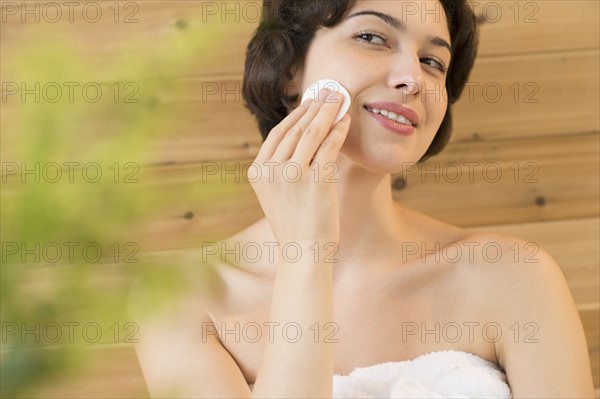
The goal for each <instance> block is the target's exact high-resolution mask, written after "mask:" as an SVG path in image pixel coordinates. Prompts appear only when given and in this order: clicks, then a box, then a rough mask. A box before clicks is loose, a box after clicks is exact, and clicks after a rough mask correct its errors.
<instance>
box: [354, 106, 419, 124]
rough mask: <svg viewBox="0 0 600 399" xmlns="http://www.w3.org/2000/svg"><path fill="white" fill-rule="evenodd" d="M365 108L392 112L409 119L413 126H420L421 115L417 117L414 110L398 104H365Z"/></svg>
mask: <svg viewBox="0 0 600 399" xmlns="http://www.w3.org/2000/svg"><path fill="white" fill-rule="evenodd" d="M365 107H369V108H377V109H382V110H386V111H392V112H394V113H396V114H397V115H402V116H403V117H405V118H406V119H408V120H409V121H410V123H412V124H413V126H414V127H416V126H417V125H418V124H419V115H417V113H416V112H415V111H414V110H413V109H411V108H408V107H405V106H403V105H400V104H397V103H391V102H385V101H384V102H377V103H370V104H365Z"/></svg>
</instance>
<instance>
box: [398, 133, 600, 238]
mask: <svg viewBox="0 0 600 399" xmlns="http://www.w3.org/2000/svg"><path fill="white" fill-rule="evenodd" d="M598 144H599V143H598V136H597V134H591V135H576V136H572V137H568V136H557V137H545V138H538V139H536V138H527V139H523V140H518V141H516V140H507V141H497V142H480V143H463V144H457V145H455V146H453V147H451V148H448V149H447V150H446V151H445V152H443V153H442V154H440V155H439V156H438V157H434V158H432V159H430V160H429V161H428V162H427V163H426V164H424V165H420V167H419V168H417V169H416V170H415V171H413V172H411V174H409V173H405V175H404V180H402V179H398V176H397V175H394V178H396V183H401V182H402V181H404V183H403V184H399V186H404V187H405V188H404V189H402V190H400V191H394V192H393V194H394V199H395V200H397V201H398V202H400V203H401V204H403V205H405V206H407V207H409V208H411V209H417V210H419V211H422V212H424V213H426V214H428V215H431V216H433V217H434V218H437V219H440V220H444V221H446V222H448V223H451V224H455V225H458V226H463V227H471V226H481V225H494V224H514V223H527V222H536V221H549V220H563V219H572V218H585V217H596V216H598V214H599V210H598V199H597V197H598V186H599V183H598V181H599V172H598V169H599V165H598V163H599V161H598V155H597V154H598V151H599V148H598V147H599V146H598ZM500 170H501V171H500ZM427 171H434V173H429V174H428V173H427ZM496 172H497V173H496ZM440 195H443V196H444V200H443V201H442V200H441V198H440Z"/></svg>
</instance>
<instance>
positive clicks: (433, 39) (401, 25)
mask: <svg viewBox="0 0 600 399" xmlns="http://www.w3.org/2000/svg"><path fill="white" fill-rule="evenodd" d="M359 15H374V16H376V17H377V18H379V19H381V20H382V21H383V22H385V23H386V24H388V25H390V26H391V27H392V28H394V29H396V30H398V31H400V32H406V23H405V22H404V21H400V20H399V19H398V18H395V17H392V16H391V15H388V14H383V13H380V12H378V11H373V10H363V11H358V12H355V13H354V14H352V15H349V16H348V17H347V18H346V19H350V18H353V17H357V16H359ZM427 40H428V41H429V43H430V44H432V45H434V46H437V47H444V48H446V49H448V51H449V52H450V54H452V47H451V46H450V44H449V43H448V42H447V41H445V40H444V39H442V38H441V37H439V36H432V35H429V36H427Z"/></svg>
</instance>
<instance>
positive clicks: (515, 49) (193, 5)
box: [0, 0, 599, 80]
mask: <svg viewBox="0 0 600 399" xmlns="http://www.w3.org/2000/svg"><path fill="white" fill-rule="evenodd" d="M36 3H38V4H39V6H38V12H37V15H36V13H33V14H26V15H24V16H23V15H22V13H21V4H22V2H8V1H6V2H3V3H2V9H3V15H4V17H5V21H3V23H2V24H1V26H0V29H1V31H0V32H1V34H0V36H1V37H2V41H3V43H2V44H3V56H5V57H6V58H12V57H13V56H14V55H15V54H17V52H18V53H21V54H34V53H35V52H36V51H39V49H40V46H41V45H40V44H39V43H36V41H35V40H31V41H29V40H28V39H27V36H26V35H27V34H28V33H30V32H31V31H32V27H35V26H37V27H39V28H40V29H41V30H42V31H43V35H44V37H47V38H48V39H50V40H52V41H54V42H60V41H61V40H65V36H64V33H69V34H71V36H75V37H76V38H77V39H76V43H77V47H78V48H79V49H80V50H81V52H82V54H83V56H84V57H85V59H86V60H87V61H89V62H88V64H87V65H86V66H85V69H86V70H83V71H82V77H84V76H85V77H87V78H92V79H100V80H115V79H123V78H125V77H124V76H116V75H115V71H112V70H110V69H107V68H103V66H104V65H106V64H105V63H106V62H107V59H110V58H111V57H114V56H115V54H118V53H119V52H121V51H123V49H124V48H125V43H127V42H130V43H132V45H131V48H130V49H129V51H131V52H132V53H134V54H135V56H136V57H143V56H144V55H145V54H153V53H154V54H156V53H158V52H165V51H166V50H167V49H168V47H167V44H166V42H165V40H166V38H168V36H169V34H171V33H173V32H180V33H185V32H186V31H187V32H189V31H191V30H193V29H194V27H196V26H198V24H202V23H205V24H211V25H212V26H217V25H224V26H225V27H226V29H228V30H231V31H232V32H233V34H232V35H224V36H223V37H221V38H219V42H218V43H219V45H218V47H217V48H216V51H217V52H216V54H215V55H216V58H217V59H218V60H220V61H219V62H218V63H216V64H211V65H203V64H202V63H201V62H200V60H198V62H199V63H198V64H196V66H201V67H200V68H193V69H195V71H196V72H195V73H196V74H198V75H201V76H207V75H214V74H219V73H237V74H241V73H242V71H243V65H244V57H245V49H246V46H247V44H248V41H249V40H250V38H251V36H252V33H253V32H254V30H255V29H256V27H257V26H258V21H259V18H260V12H261V9H262V2H261V1H253V0H244V1H228V2H227V4H226V5H225V4H224V2H215V1H208V0H186V1H180V0H168V1H166V0H163V1H147V0H146V1H136V2H129V3H134V6H131V5H128V2H127V1H120V2H119V3H120V7H119V8H118V10H119V12H118V14H117V13H116V8H115V7H114V5H113V3H114V2H98V3H99V4H100V5H101V7H102V8H101V9H102V16H101V18H100V19H99V20H98V22H95V23H92V22H90V21H93V20H94V18H95V9H90V10H88V11H87V14H84V12H83V7H77V8H74V9H73V12H72V21H73V22H72V23H71V22H69V21H70V18H71V14H70V13H69V8H68V7H66V6H63V7H61V18H59V19H57V22H51V21H53V20H55V18H56V17H55V15H56V11H54V9H52V8H47V5H46V4H47V3H52V2H50V1H41V2H36ZM59 4H62V3H60V2H59ZM471 4H472V9H473V10H474V11H475V13H476V14H478V15H482V16H483V20H484V21H485V22H484V23H483V25H482V29H481V46H480V52H479V54H480V57H496V56H498V55H506V54H530V53H532V52H561V51H564V50H585V49H596V48H598V37H599V34H598V13H599V11H598V2H597V1H595V0H571V1H569V2H561V1H549V0H546V1H536V2H530V1H526V0H519V1H513V0H511V1H507V0H500V1H489V0H485V1H475V2H472V3H471ZM15 7H16V8H15ZM111 7H112V8H111ZM29 9H34V8H33V6H31V5H30V8H29ZM416 11H417V12H421V10H416ZM424 11H425V10H423V12H424ZM425 15H427V14H425ZM36 17H37V18H38V19H39V22H38V23H36V22H35V21H36V20H35V18H36ZM428 18H432V16H430V17H428ZM22 19H24V20H25V23H23V22H22ZM115 20H116V21H118V22H117V23H115ZM125 21H127V22H129V23H126V22H125ZM136 21H137V22H136ZM25 43H27V45H24V44H25ZM3 72H4V73H7V72H10V69H7V70H4V71H3ZM146 72H147V73H148V74H149V75H151V74H152V71H151V70H148V71H146ZM172 72H174V73H175V75H178V73H180V72H178V69H177V68H174V69H173V70H172ZM172 72H170V73H168V74H169V75H173V73H172ZM5 76H6V75H5ZM154 76H155V75H154Z"/></svg>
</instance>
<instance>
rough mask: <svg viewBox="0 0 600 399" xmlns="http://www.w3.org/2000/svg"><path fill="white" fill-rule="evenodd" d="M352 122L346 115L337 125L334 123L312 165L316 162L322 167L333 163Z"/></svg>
mask: <svg viewBox="0 0 600 399" xmlns="http://www.w3.org/2000/svg"><path fill="white" fill-rule="evenodd" d="M351 122H352V120H351V118H350V115H348V114H346V115H344V117H343V118H342V119H340V121H339V122H338V123H336V124H335V125H334V126H333V128H332V129H331V132H330V133H329V134H328V135H327V137H325V140H323V142H322V143H321V145H320V146H319V148H318V149H317V152H316V154H315V156H314V159H313V163H316V162H318V163H319V165H321V166H323V165H326V164H327V163H329V162H335V161H336V160H337V157H338V155H339V153H340V150H341V149H342V145H343V144H344V141H346V137H347V136H348V131H349V130H350V124H351Z"/></svg>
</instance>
